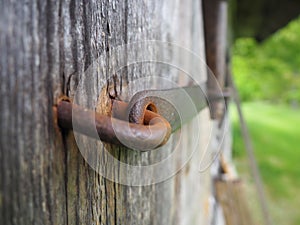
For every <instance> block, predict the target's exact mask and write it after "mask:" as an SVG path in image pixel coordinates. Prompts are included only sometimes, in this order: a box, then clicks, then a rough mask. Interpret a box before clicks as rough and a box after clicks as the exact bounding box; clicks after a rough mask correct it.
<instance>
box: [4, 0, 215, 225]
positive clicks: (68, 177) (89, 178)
mask: <svg viewBox="0 0 300 225" xmlns="http://www.w3.org/2000/svg"><path fill="white" fill-rule="evenodd" d="M145 40H160V41H164V42H173V43H176V44H177V45H179V46H182V47H184V48H187V49H191V50H192V51H193V52H195V53H196V54H197V55H199V56H200V58H202V59H203V60H204V51H205V50H204V35H203V22H202V8H201V2H200V1H198V0H187V1H173V0H166V1H133V0H126V1H117V0H110V1H107V0H106V1H104V0H103V1H102V0H101V1H94V0H93V1H79V0H78V1H75V0H58V1H39V0H28V1H26V2H20V1H4V0H1V1H0V49H1V55H0V77H1V84H0V85H1V91H0V93H1V94H0V96H1V98H0V109H1V114H0V128H1V129H0V132H1V133H0V165H1V171H0V223H1V224H6V225H8V224H22V225H26V224H28V225H29V224H44V225H47V224H61V225H63V224H130V225H131V224H184V225H186V224H203V225H204V224H208V222H209V220H210V218H211V213H210V212H211V211H210V208H211V204H210V196H211V188H210V185H211V179H210V171H209V169H207V170H205V171H202V172H201V173H199V171H198V164H199V160H200V156H198V155H196V157H193V159H192V160H191V161H189V162H188V163H187V164H186V165H185V167H184V168H183V169H182V170H181V171H180V172H179V173H178V174H176V175H175V174H174V176H172V177H170V178H169V179H167V180H165V181H163V182H160V183H156V184H150V185H147V186H128V185H122V184H118V183H116V182H112V181H110V180H108V179H106V178H104V177H102V176H101V175H99V174H98V173H97V172H95V171H94V170H93V169H92V168H91V167H90V166H89V164H88V163H87V162H86V161H85V159H84V158H83V157H82V155H81V152H80V151H79V149H78V147H77V144H76V142H75V139H74V134H73V132H72V131H68V130H62V129H60V128H59V127H58V126H57V123H56V121H55V113H54V112H53V110H52V107H53V106H54V105H55V104H57V101H58V99H59V98H60V97H61V96H63V95H65V96H68V97H69V98H70V99H73V98H74V95H75V93H76V90H77V87H78V84H79V83H80V81H81V80H82V79H85V78H86V76H87V75H86V73H85V71H86V70H87V69H88V68H89V67H90V66H91V65H92V64H93V63H94V62H95V61H96V60H97V59H98V57H100V56H103V55H104V57H103V59H104V62H103V63H104V65H105V66H104V67H102V68H101V71H100V72H99V73H93V74H91V75H90V76H93V78H95V80H97V81H98V82H96V83H93V85H92V86H90V87H89V89H88V90H90V91H91V93H97V94H100V93H102V94H103V97H101V99H102V100H103V101H101V104H102V106H106V103H107V99H108V98H109V93H108V92H105V91H104V92H103V89H102V85H100V84H106V85H108V83H107V82H110V83H111V82H112V80H109V81H107V78H108V77H109V76H111V74H110V72H111V70H109V69H108V68H110V66H109V65H110V64H111V62H112V61H113V59H112V58H111V56H110V49H112V48H113V47H116V46H119V45H124V44H127V43H134V42H140V41H145ZM135 54H139V53H138V52H136V53H135ZM174 54H175V53H174V52H172V51H171V52H169V55H170V57H171V58H172V57H173V56H174ZM188 60H189V59H187V62H189V61H188ZM204 61H205V60H204ZM112 67H113V66H112ZM151 71H152V72H153V71H157V70H156V69H155V68H154V69H153V68H152V67H151V66H149V65H146V66H145V67H143V66H142V67H140V68H139V69H130V68H129V69H124V70H122V73H121V72H118V71H117V73H116V77H117V80H119V81H121V80H122V82H120V83H116V84H115V87H116V89H118V90H119V89H121V87H123V86H124V88H125V86H126V85H128V84H130V82H132V81H134V80H135V79H136V78H143V77H145V76H146V75H147V74H149V73H151ZM203 71H205V69H203ZM203 71H199V74H198V78H199V79H200V80H203V82H204V81H205V80H206V73H203ZM170 76H171V75H170ZM167 77H168V76H167ZM170 78H172V77H170ZM172 79H173V78H172ZM173 81H174V82H176V83H177V84H179V85H185V83H184V82H185V81H184V80H180V79H173ZM104 86H105V85H104ZM81 97H82V98H83V99H85V100H86V101H88V100H89V99H88V97H90V96H88V95H84V94H83V95H82V96H81ZM92 97H93V98H97V96H92ZM101 99H100V100H101ZM199 120H200V122H201V129H200V132H201V138H200V140H199V148H198V149H200V150H201V151H202V152H203V151H205V150H207V149H206V145H207V142H208V140H209V136H210V124H209V113H208V110H204V111H203V112H202V113H201V114H200V115H199ZM193 132H194V130H193V129H192V128H191V127H190V125H187V126H186V127H185V128H183V129H182V131H181V133H182V136H181V138H182V139H183V144H182V145H181V146H180V148H181V149H182V151H183V153H184V151H185V150H186V149H188V148H189V146H190V143H191V141H190V136H191V134H192V133H193ZM110 149H111V154H113V155H114V156H115V157H116V158H118V159H120V160H122V161H124V162H126V163H130V162H132V163H140V164H143V163H149V162H151V160H153V158H155V157H158V156H159V154H158V155H156V156H155V155H151V154H150V153H139V154H138V153H136V152H135V151H132V150H129V149H126V148H119V147H115V146H113V145H111V146H110ZM171 152H172V149H171V148H169V149H167V150H166V151H165V153H162V154H166V156H167V155H168V154H170V153H171ZM109 166H110V165H107V167H108V168H109ZM174 166H175V165H174ZM117 174H118V173H117ZM116 176H117V175H116Z"/></svg>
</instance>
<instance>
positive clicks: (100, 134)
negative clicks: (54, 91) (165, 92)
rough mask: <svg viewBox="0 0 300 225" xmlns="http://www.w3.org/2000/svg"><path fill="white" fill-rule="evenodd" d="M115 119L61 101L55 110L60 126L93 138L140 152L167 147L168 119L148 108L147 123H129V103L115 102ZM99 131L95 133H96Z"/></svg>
mask: <svg viewBox="0 0 300 225" xmlns="http://www.w3.org/2000/svg"><path fill="white" fill-rule="evenodd" d="M113 108H114V110H113V117H109V116H105V115H101V114H99V113H96V112H94V111H91V110H87V109H84V108H82V107H80V106H78V105H75V104H72V103H70V102H68V101H60V102H59V103H58V105H57V107H56V108H55V110H56V111H57V119H58V124H59V126H60V127H62V128H66V129H74V130H75V131H77V132H79V133H81V134H84V135H87V136H89V137H92V138H96V139H98V138H100V140H102V141H104V142H108V143H112V144H116V145H120V146H127V147H130V148H133V149H136V150H140V151H148V150H152V149H155V148H158V147H160V146H162V145H164V144H165V143H166V142H167V141H168V139H169V137H170V134H171V126H170V124H169V122H168V121H167V120H165V119H164V118H163V117H162V116H160V115H158V114H157V113H155V112H151V111H149V110H147V107H145V108H144V109H143V110H144V114H143V117H144V118H143V122H144V124H136V123H128V122H126V121H125V120H124V119H126V115H127V112H128V109H127V108H128V104H127V103H125V102H121V101H117V100H113ZM95 129H96V132H95Z"/></svg>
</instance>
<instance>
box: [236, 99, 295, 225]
mask: <svg viewBox="0 0 300 225" xmlns="http://www.w3.org/2000/svg"><path fill="white" fill-rule="evenodd" d="M243 112H244V115H245V118H246V120H247V124H248V126H249V129H250V133H251V136H252V140H253V145H254V148H255V156H256V159H257V162H258V165H259V169H260V172H261V176H262V178H263V181H264V184H265V189H266V193H267V197H268V199H269V205H270V209H271V213H272V217H273V220H274V223H275V224H278V225H280V224H291V225H298V224H300V214H299V208H300V195H299V189H300V162H299V161H300V144H299V140H300V110H295V109H292V108H290V107H289V106H287V105H271V104H269V103H266V102H254V103H244V105H243ZM231 117H232V121H233V138H234V144H233V149H234V150H233V151H234V157H235V162H236V165H237V169H238V171H239V172H240V175H241V177H242V178H243V177H244V178H245V179H244V180H245V182H246V184H247V185H248V186H249V187H251V188H252V189H253V181H252V178H251V174H250V171H249V166H248V162H247V158H246V153H245V149H244V143H243V140H242V137H241V134H240V127H239V123H238V118H237V114H236V110H235V108H234V106H233V105H232V106H231ZM250 193H252V194H254V191H250ZM250 197H251V196H250Z"/></svg>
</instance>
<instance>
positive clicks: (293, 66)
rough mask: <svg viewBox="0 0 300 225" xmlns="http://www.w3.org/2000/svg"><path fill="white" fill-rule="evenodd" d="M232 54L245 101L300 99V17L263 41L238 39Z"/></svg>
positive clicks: (235, 74)
mask: <svg viewBox="0 0 300 225" xmlns="http://www.w3.org/2000/svg"><path fill="white" fill-rule="evenodd" d="M232 53H233V54H232V55H233V57H232V68H233V74H234V76H235V81H236V84H237V86H238V89H239V92H240V95H241V98H242V100H243V101H250V100H257V99H260V100H262V99H263V100H271V101H272V102H289V103H290V102H294V103H295V102H298V103H299V102H300V91H299V90H300V17H299V18H298V19H296V20H293V21H292V22H290V23H289V24H288V25H287V26H286V27H284V28H283V29H281V30H279V31H278V32H276V33H275V34H274V35H272V36H271V37H270V38H269V39H267V40H265V41H264V42H263V43H257V42H256V41H255V40H254V39H253V38H240V39H237V40H236V41H235V44H234V47H233V52H232Z"/></svg>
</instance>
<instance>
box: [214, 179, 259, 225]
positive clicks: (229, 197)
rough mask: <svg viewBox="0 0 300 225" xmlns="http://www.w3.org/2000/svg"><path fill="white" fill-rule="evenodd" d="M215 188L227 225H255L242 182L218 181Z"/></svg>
mask: <svg viewBox="0 0 300 225" xmlns="http://www.w3.org/2000/svg"><path fill="white" fill-rule="evenodd" d="M215 187H216V196H217V200H218V202H219V203H220V204H221V206H222V209H223V213H224V217H225V221H226V224H227V225H243V224H245V225H246V224H247V225H251V224H254V223H253V219H252V217H251V213H250V211H249V208H248V205H247V204H248V203H247V198H246V197H245V192H244V188H243V183H242V182H241V180H226V181H225V180H216V181H215Z"/></svg>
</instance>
